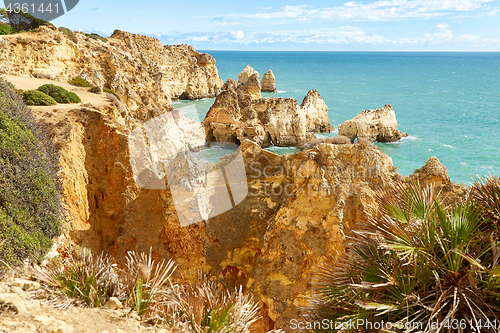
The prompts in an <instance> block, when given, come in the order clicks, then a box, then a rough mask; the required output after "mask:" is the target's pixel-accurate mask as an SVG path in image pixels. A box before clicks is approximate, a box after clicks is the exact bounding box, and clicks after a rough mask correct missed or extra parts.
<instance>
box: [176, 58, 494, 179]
mask: <svg viewBox="0 0 500 333" xmlns="http://www.w3.org/2000/svg"><path fill="white" fill-rule="evenodd" d="M207 52H209V53H210V54H212V55H213V56H214V57H215V59H216V61H217V62H216V65H217V68H218V70H219V76H220V77H221V78H222V79H223V80H224V81H225V80H227V79H228V78H232V79H235V80H237V79H238V73H240V72H241V71H242V70H243V68H245V66H246V65H248V64H250V65H251V66H252V67H253V68H254V69H255V70H257V71H258V72H259V73H260V74H261V76H262V75H263V74H264V73H265V72H266V71H267V70H268V69H272V70H273V72H274V75H275V76H276V88H277V90H278V93H276V94H272V93H263V96H264V97H267V96H275V97H293V98H296V99H297V101H298V103H299V104H300V103H301V102H302V99H303V98H304V97H305V95H306V94H307V92H308V91H309V90H310V89H316V90H318V92H319V93H320V95H321V97H322V98H323V99H324V100H325V102H326V104H327V105H328V115H329V117H330V121H331V123H332V125H333V126H334V127H335V129H337V128H338V125H339V124H341V123H342V122H344V121H345V120H348V119H351V118H353V117H354V116H355V115H357V114H358V113H359V112H360V111H362V110H366V109H377V108H382V107H383V106H384V105H385V104H391V105H392V106H393V108H394V110H395V112H396V118H397V120H398V127H399V129H400V130H401V131H402V132H407V133H408V134H409V137H408V138H404V139H402V140H401V141H399V142H397V143H377V144H376V145H377V146H378V147H380V148H381V149H382V151H384V152H385V153H386V154H387V155H389V156H390V157H391V158H392V160H393V163H394V165H395V166H396V167H397V168H398V172H399V173H400V174H403V175H409V174H411V173H412V172H413V171H414V170H415V169H417V168H420V167H422V166H423V165H424V164H425V162H426V161H427V159H428V158H429V157H430V156H436V157H437V158H438V159H439V160H440V161H441V162H442V163H443V164H444V165H445V166H446V167H447V169H448V174H449V175H450V178H451V179H452V180H453V181H455V182H464V183H469V182H470V181H471V180H472V177H474V176H476V175H480V176H483V175H488V174H490V173H491V174H493V175H496V176H500V133H499V131H500V53H448V52H445V53H437V52H257V51H256V52H248V51H244V52H239V51H207ZM212 103H213V99H206V100H201V101H195V102H191V101H180V102H178V103H175V104H174V106H175V107H176V108H178V107H183V108H186V107H188V109H189V107H191V115H190V117H192V118H193V119H195V120H201V121H202V120H203V118H204V115H205V114H206V112H207V111H208V109H209V108H210V106H211V104H212ZM193 106H194V108H193ZM193 110H194V111H193ZM186 112H188V110H186ZM188 113H189V112H188ZM326 135H327V136H331V135H336V133H330V134H326ZM269 150H271V151H274V152H275V153H278V154H285V153H290V152H293V151H294V148H281V147H271V148H269ZM225 153H228V151H224V149H219V148H217V149H215V150H214V152H213V154H214V156H212V157H210V158H211V159H212V160H216V159H217V158H220V156H222V155H223V154H225ZM200 154H203V153H200ZM204 154H205V155H207V154H208V155H210V153H209V152H205V153H204ZM205 158H207V159H210V158H209V156H208V157H207V156H205Z"/></svg>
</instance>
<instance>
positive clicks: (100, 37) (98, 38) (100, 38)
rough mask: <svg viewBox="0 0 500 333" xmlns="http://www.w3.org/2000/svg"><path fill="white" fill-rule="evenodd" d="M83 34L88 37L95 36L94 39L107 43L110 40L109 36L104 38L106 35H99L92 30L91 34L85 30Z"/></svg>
mask: <svg viewBox="0 0 500 333" xmlns="http://www.w3.org/2000/svg"><path fill="white" fill-rule="evenodd" d="M83 34H84V35H85V36H87V37H90V38H93V39H96V40H100V41H103V42H104V43H107V42H108V39H107V38H104V37H102V36H101V35H98V34H96V33H94V32H92V33H90V34H89V33H85V32H84V33H83Z"/></svg>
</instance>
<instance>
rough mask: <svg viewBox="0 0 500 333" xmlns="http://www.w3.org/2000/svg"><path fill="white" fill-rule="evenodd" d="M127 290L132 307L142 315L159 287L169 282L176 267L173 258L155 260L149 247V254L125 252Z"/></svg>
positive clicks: (153, 299)
mask: <svg viewBox="0 0 500 333" xmlns="http://www.w3.org/2000/svg"><path fill="white" fill-rule="evenodd" d="M125 266H126V270H124V271H123V273H125V276H126V280H127V282H126V284H127V290H128V293H129V295H130V298H131V300H132V303H133V306H132V307H133V309H134V310H136V311H137V313H138V314H139V316H143V315H144V314H145V313H146V311H147V310H148V309H149V307H150V306H151V305H152V304H153V302H154V301H155V299H156V297H157V296H158V293H159V291H160V288H161V287H162V286H165V285H167V284H168V283H169V281H170V277H171V276H172V274H173V272H174V271H175V269H176V267H177V266H176V265H175V263H174V261H173V260H171V259H170V260H169V261H168V262H166V261H165V260H161V261H159V262H158V261H155V260H154V259H153V256H152V253H151V249H150V250H149V255H148V254H145V253H136V252H135V251H129V252H127V254H126V265H125Z"/></svg>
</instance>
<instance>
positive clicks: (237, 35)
mask: <svg viewBox="0 0 500 333" xmlns="http://www.w3.org/2000/svg"><path fill="white" fill-rule="evenodd" d="M231 36H233V37H234V38H236V39H238V40H241V39H243V38H244V37H245V33H244V32H243V31H242V30H238V31H231Z"/></svg>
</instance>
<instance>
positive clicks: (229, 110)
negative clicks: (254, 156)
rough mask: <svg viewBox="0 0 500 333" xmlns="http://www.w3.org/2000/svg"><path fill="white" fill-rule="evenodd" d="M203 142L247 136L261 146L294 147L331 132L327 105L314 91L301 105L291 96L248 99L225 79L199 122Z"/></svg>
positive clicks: (246, 95) (230, 140)
mask: <svg viewBox="0 0 500 333" xmlns="http://www.w3.org/2000/svg"><path fill="white" fill-rule="evenodd" d="M203 124H204V125H205V128H206V130H207V141H208V142H210V141H216V142H233V143H240V142H242V141H243V140H245V139H250V140H252V141H254V142H256V143H257V144H259V145H260V146H261V147H267V146H269V145H271V144H273V145H275V146H281V147H285V146H297V145H300V144H303V143H305V142H307V141H308V140H310V139H312V138H314V137H315V135H314V133H318V132H331V131H333V126H332V125H331V124H330V120H329V119H328V114H327V106H326V104H325V102H324V101H323V100H322V99H321V97H320V96H319V94H318V92H317V91H316V90H311V91H309V92H308V94H307V96H306V97H305V98H304V101H303V102H302V104H301V105H298V104H297V101H296V100H295V99H293V98H271V97H269V98H259V99H252V97H251V95H250V93H249V92H247V91H246V89H244V88H243V87H241V86H238V83H237V82H235V81H233V80H231V79H229V80H227V82H226V83H225V84H224V87H223V90H222V92H221V93H220V94H219V96H217V99H216V100H215V103H214V105H213V106H212V107H211V108H210V110H209V111H208V113H207V116H206V117H205V120H204V121H203Z"/></svg>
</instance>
